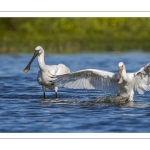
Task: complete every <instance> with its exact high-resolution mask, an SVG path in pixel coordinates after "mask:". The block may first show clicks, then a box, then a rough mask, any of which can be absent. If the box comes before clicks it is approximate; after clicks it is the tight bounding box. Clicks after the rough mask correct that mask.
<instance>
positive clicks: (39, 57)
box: [38, 53, 46, 71]
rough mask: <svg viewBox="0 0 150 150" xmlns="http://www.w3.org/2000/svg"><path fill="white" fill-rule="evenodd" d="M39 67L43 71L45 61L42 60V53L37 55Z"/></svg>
mask: <svg viewBox="0 0 150 150" xmlns="http://www.w3.org/2000/svg"><path fill="white" fill-rule="evenodd" d="M38 63H39V68H40V69H41V70H42V71H44V70H45V69H46V65H45V61H44V53H42V54H41V55H40V56H38Z"/></svg>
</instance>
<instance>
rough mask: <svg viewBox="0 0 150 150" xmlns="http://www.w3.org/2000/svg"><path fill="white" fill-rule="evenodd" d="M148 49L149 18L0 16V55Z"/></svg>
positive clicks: (149, 34) (149, 40)
mask: <svg viewBox="0 0 150 150" xmlns="http://www.w3.org/2000/svg"><path fill="white" fill-rule="evenodd" d="M38 45H40V46H42V47H43V48H44V49H45V50H46V52H47V53H62V54H66V53H81V52H90V53H100V52H108V51H117V52H126V51H133V50H136V51H137V50H141V51H148V52H149V51H150V18H132V17H128V18H126V17H124V18H123V17H121V18H116V17H115V18H114V17H109V18H106V17H99V18H98V17H93V18H88V17H87V18H84V17H81V18H76V17H71V18H69V17H65V18H57V17H50V18H23V17H22V18H18V17H17V18H0V54H8V53H9V54H10V53H18V52H19V53H33V50H34V49H35V47H36V46H38Z"/></svg>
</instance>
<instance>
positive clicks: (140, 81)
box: [53, 62, 150, 101]
mask: <svg viewBox="0 0 150 150" xmlns="http://www.w3.org/2000/svg"><path fill="white" fill-rule="evenodd" d="M55 78H56V80H54V81H53V82H54V83H55V84H56V85H57V86H59V87H65V88H72V89H97V90H103V91H105V92H109V93H110V92H113V93H114V92H115V93H116V94H117V96H121V97H125V98H126V100H128V101H133V96H134V91H137V92H138V93H139V94H144V91H150V63H148V64H147V65H146V66H145V67H143V68H141V69H140V70H139V71H138V72H135V73H127V72H126V67H125V65H124V63H123V62H120V63H119V64H118V73H117V74H115V73H113V72H108V71H103V70H96V69H86V70H80V71H77V72H74V73H70V74H65V75H60V76H55Z"/></svg>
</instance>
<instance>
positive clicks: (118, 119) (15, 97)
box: [0, 52, 150, 133]
mask: <svg viewBox="0 0 150 150" xmlns="http://www.w3.org/2000/svg"><path fill="white" fill-rule="evenodd" d="M31 57H32V55H23V54H22V55H11V56H7V55H1V56H0V62H1V69H0V85H1V86H0V132H1V133H3V132H12V133H16V132H23V133H25V132H28V133H33V132H46V133H52V132H57V133H67V132H70V133H74V132H77V133H86V132H87V133H124V132H128V133H133V132H150V92H146V93H145V94H144V95H143V96H142V95H139V94H138V93H136V92H135V95H134V100H135V101H134V102H130V103H124V102H123V103H117V102H112V101H110V100H109V99H110V97H109V96H108V95H106V94H105V93H104V92H101V91H95V90H71V89H64V88H59V92H58V98H57V99H56V98H55V93H54V91H51V90H49V89H47V91H46V99H43V93H42V88H41V86H40V85H38V83H37V81H36V77H37V72H38V70H39V68H38V63H37V59H36V60H34V62H33V64H32V66H31V70H30V71H29V72H28V73H24V72H23V69H24V68H25V66H26V65H27V63H28V62H29V60H30V59H31ZM149 60H150V55H149V54H146V53H136V52H133V53H125V54H113V53H109V54H76V55H46V56H45V62H46V64H51V65H52V64H58V63H63V64H65V65H66V66H68V67H69V68H70V69H71V71H72V72H74V71H77V70H81V69H90V68H93V69H102V70H107V71H112V72H117V69H118V68H117V65H118V62H120V61H123V62H124V63H125V64H126V69H127V71H128V72H134V71H138V70H139V69H140V68H141V67H143V66H145V65H146V64H147V63H148V62H149Z"/></svg>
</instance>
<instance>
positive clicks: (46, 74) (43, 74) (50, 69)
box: [24, 46, 70, 98]
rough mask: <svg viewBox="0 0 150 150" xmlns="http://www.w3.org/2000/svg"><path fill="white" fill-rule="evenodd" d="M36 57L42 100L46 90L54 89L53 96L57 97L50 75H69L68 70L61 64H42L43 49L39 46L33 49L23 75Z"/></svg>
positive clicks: (55, 87)
mask: <svg viewBox="0 0 150 150" xmlns="http://www.w3.org/2000/svg"><path fill="white" fill-rule="evenodd" d="M36 56H38V64H39V68H40V70H39V72H38V76H37V82H38V83H39V84H40V85H42V89H43V94H44V98H45V91H46V88H49V89H54V90H55V95H56V97H57V91H58V87H57V86H56V85H55V83H53V82H52V81H53V80H54V78H52V76H51V75H52V74H53V75H62V74H67V73H70V69H69V68H68V67H66V66H65V65H63V64H58V65H46V64H45V62H44V49H43V48H42V47H41V46H37V47H36V48H35V52H34V54H33V57H32V58H31V60H30V62H29V64H28V65H27V66H26V67H25V69H24V72H25V73H26V72H28V71H29V70H30V66H31V64H32V62H33V60H34V59H35V57H36Z"/></svg>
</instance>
